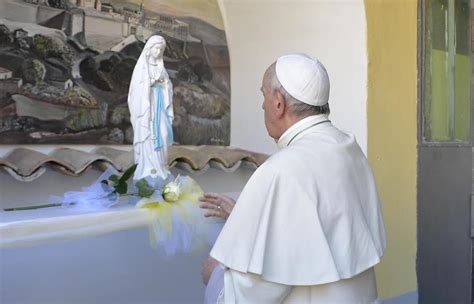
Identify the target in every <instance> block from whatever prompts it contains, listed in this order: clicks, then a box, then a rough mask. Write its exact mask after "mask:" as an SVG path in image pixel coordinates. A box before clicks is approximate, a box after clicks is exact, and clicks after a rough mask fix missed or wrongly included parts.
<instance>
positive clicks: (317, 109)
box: [265, 63, 330, 116]
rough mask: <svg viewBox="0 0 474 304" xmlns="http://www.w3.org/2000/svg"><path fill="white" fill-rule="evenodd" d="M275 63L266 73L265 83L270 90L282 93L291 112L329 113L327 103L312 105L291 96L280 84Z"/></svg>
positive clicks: (298, 114)
mask: <svg viewBox="0 0 474 304" xmlns="http://www.w3.org/2000/svg"><path fill="white" fill-rule="evenodd" d="M275 66H276V64H275V63H274V64H272V65H271V66H270V67H269V68H268V70H267V73H266V75H265V76H266V77H267V81H268V82H267V83H268V85H269V87H270V90H271V91H272V92H279V93H280V94H282V95H283V98H284V99H285V102H286V104H287V106H288V107H289V108H290V110H291V112H292V113H293V114H295V115H297V116H307V115H316V114H329V113H330V109H329V103H327V104H325V105H322V106H312V105H309V104H307V103H304V102H302V101H299V100H298V99H296V98H294V97H293V96H291V95H290V94H289V93H288V92H287V91H286V90H285V88H284V87H283V86H282V85H281V83H280V81H279V80H278V77H277V75H276V70H275Z"/></svg>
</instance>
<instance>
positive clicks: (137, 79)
mask: <svg viewBox="0 0 474 304" xmlns="http://www.w3.org/2000/svg"><path fill="white" fill-rule="evenodd" d="M165 47H166V41H165V39H164V38H163V37H161V36H152V37H150V38H149V39H148V41H147V42H146V44H145V48H144V49H143V51H142V53H141V54H140V57H139V58H138V61H137V64H136V65H135V68H134V70H133V74H132V80H131V83H130V90H129V93H128V108H129V110H130V120H131V122H132V127H133V149H134V158H135V163H136V164H137V168H136V170H135V174H134V176H133V179H134V180H140V179H142V178H147V177H151V178H154V179H155V178H161V179H163V180H165V179H166V178H167V177H168V175H169V174H170V171H169V170H168V164H167V155H168V154H167V151H168V146H170V145H172V144H173V129H172V121H173V117H174V113H173V104H172V100H173V86H172V84H171V82H170V79H169V76H168V73H167V72H166V69H165V67H164V64H163V53H164V50H165Z"/></svg>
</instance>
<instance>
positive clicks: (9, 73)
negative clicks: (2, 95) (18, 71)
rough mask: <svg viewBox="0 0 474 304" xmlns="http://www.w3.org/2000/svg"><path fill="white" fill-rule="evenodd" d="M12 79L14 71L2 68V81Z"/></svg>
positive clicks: (0, 70) (0, 72)
mask: <svg viewBox="0 0 474 304" xmlns="http://www.w3.org/2000/svg"><path fill="white" fill-rule="evenodd" d="M8 78H12V71H10V70H8V69H5V68H2V67H0V79H8Z"/></svg>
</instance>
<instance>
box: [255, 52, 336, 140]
mask: <svg viewBox="0 0 474 304" xmlns="http://www.w3.org/2000/svg"><path fill="white" fill-rule="evenodd" d="M261 91H262V93H263V97H264V101H263V104H262V108H263V110H264V115H265V126H266V128H267V131H268V134H269V135H270V136H271V137H272V138H274V139H275V140H278V139H279V138H280V136H281V135H282V134H283V132H285V131H286V129H288V128H289V127H290V126H291V125H293V124H294V123H295V122H297V121H299V120H301V119H303V118H305V117H307V116H311V115H317V114H329V104H328V99H329V78H328V75H327V72H326V69H325V68H324V66H323V65H322V64H321V63H320V62H319V61H318V60H316V59H312V58H310V57H309V56H307V55H304V54H291V55H286V56H282V57H280V58H279V59H278V60H277V61H276V62H274V63H273V64H272V65H270V67H268V69H267V70H266V71H265V74H264V77H263V81H262V88H261Z"/></svg>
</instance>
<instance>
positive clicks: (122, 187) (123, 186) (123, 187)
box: [115, 182, 128, 194]
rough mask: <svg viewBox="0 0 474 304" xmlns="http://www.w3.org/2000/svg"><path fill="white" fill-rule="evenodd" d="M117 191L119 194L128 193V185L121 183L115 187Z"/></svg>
mask: <svg viewBox="0 0 474 304" xmlns="http://www.w3.org/2000/svg"><path fill="white" fill-rule="evenodd" d="M115 190H116V191H117V193H118V194H125V193H127V190H128V185H127V183H125V182H123V183H121V182H119V183H118V184H117V186H115Z"/></svg>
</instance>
